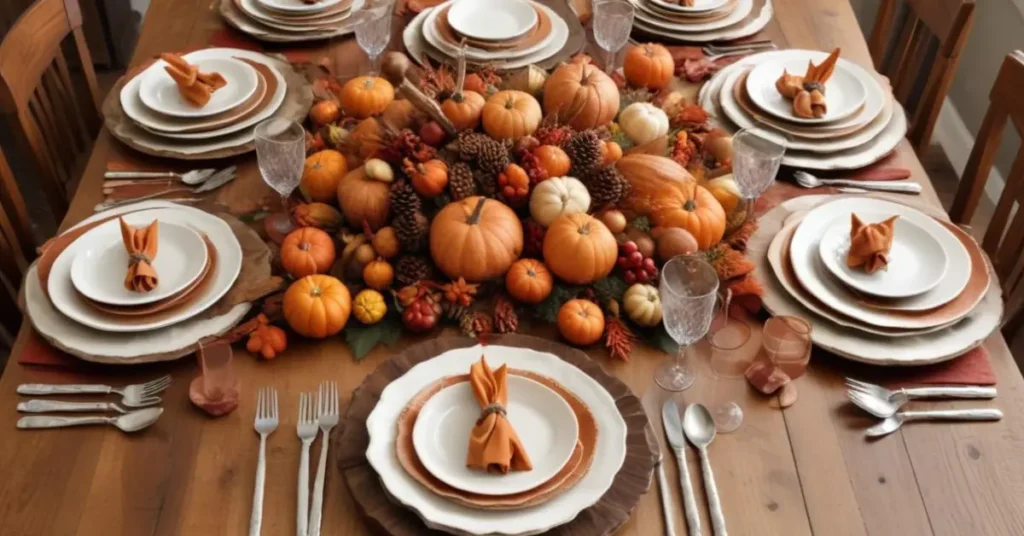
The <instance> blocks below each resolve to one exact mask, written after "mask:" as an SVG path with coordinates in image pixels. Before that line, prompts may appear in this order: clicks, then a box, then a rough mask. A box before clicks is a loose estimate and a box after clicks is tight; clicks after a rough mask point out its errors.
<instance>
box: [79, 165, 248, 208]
mask: <svg viewBox="0 0 1024 536" xmlns="http://www.w3.org/2000/svg"><path fill="white" fill-rule="evenodd" d="M235 170H236V167H235V166H231V167H228V168H224V169H222V170H220V171H218V172H217V173H215V174H214V175H213V176H212V177H210V178H209V179H207V180H205V181H203V183H202V184H200V185H199V186H196V187H194V188H184V187H177V188H168V189H166V190H161V191H159V192H153V193H151V194H147V195H141V196H138V197H133V198H131V199H120V200H117V201H105V202H103V203H99V204H97V205H96V206H95V207H93V211H95V212H102V211H104V210H108V209H111V208H116V207H119V206H122V205H130V204H132V203H138V202H139V201H145V200H146V199H153V198H156V197H161V196H164V195H167V194H171V193H176V192H188V193H189V194H201V193H204V192H209V191H211V190H215V189H217V188H220V187H221V186H224V185H225V184H227V183H229V182H231V181H232V180H234V178H235Z"/></svg>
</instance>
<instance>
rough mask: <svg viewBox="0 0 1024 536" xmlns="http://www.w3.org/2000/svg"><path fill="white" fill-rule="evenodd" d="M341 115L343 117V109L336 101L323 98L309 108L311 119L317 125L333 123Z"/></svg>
mask: <svg viewBox="0 0 1024 536" xmlns="http://www.w3.org/2000/svg"><path fill="white" fill-rule="evenodd" d="M339 117H341V109H340V108H338V105H337V103H335V102H334V101H330V100H322V101H320V102H317V103H316V104H314V105H313V107H312V108H310V109H309V120H310V121H312V122H313V124H315V125H326V124H328V123H333V122H335V121H337V120H338V118H339Z"/></svg>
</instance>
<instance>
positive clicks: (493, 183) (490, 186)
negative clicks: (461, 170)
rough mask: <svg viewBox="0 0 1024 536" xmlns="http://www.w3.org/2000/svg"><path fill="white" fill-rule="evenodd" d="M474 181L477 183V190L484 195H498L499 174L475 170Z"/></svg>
mask: <svg viewBox="0 0 1024 536" xmlns="http://www.w3.org/2000/svg"><path fill="white" fill-rule="evenodd" d="M473 182H474V183H475V184H476V191H477V192H479V193H480V195H482V196H484V197H494V196H496V195H498V175H497V174H490V173H485V172H484V171H482V170H479V169H478V170H475V171H473Z"/></svg>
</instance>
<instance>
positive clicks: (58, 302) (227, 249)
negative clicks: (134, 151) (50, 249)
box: [47, 207, 242, 333]
mask: <svg viewBox="0 0 1024 536" xmlns="http://www.w3.org/2000/svg"><path fill="white" fill-rule="evenodd" d="M153 220H159V221H161V222H167V223H171V224H177V225H182V226H189V227H192V228H194V229H195V230H196V231H198V232H200V233H202V234H204V235H206V237H207V239H208V240H210V243H212V244H213V247H214V248H215V249H216V250H217V266H216V269H215V272H214V274H213V279H212V280H211V283H210V285H209V286H208V287H206V289H205V290H204V291H203V292H202V294H200V295H199V296H198V297H197V298H196V300H195V301H194V302H193V303H192V306H191V307H188V308H186V309H185V310H182V311H180V312H178V314H175V315H169V316H167V317H162V318H161V319H159V320H154V321H152V322H148V323H138V324H135V323H133V324H130V325H126V324H122V323H119V322H116V321H113V320H109V319H107V318H106V317H101V316H99V315H97V314H96V311H95V309H93V308H92V307H91V306H90V305H89V304H88V302H87V301H86V299H85V298H83V297H82V296H80V295H79V294H78V293H77V292H76V291H75V288H74V285H72V283H71V264H72V262H73V261H74V259H75V257H77V256H78V254H79V253H80V252H81V251H83V250H84V248H83V245H84V243H82V242H81V241H79V240H76V241H74V242H73V243H72V244H71V245H70V246H68V247H67V249H65V250H64V251H63V252H62V253H61V254H60V255H59V256H58V257H57V260H56V261H55V262H54V263H53V268H52V269H51V271H50V277H49V279H48V285H47V289H48V291H49V294H50V299H51V300H52V301H53V305H54V307H56V308H57V310H58V311H60V312H61V313H64V315H65V316H67V317H68V318H71V319H72V320H74V321H75V322H78V323H79V324H82V325H85V326H88V327H90V328H93V329H98V330H101V331H109V332H118V333H129V332H139V331H149V330H154V329H158V328H162V327H166V326H170V325H172V324H176V323H178V322H181V321H184V320H188V319H189V318H191V317H193V316H195V315H197V314H199V313H201V312H202V311H204V310H206V309H207V308H208V307H210V306H211V305H213V304H214V303H216V302H217V300H219V299H220V298H221V296H223V295H224V294H225V293H227V291H228V290H230V289H231V285H233V284H234V282H235V278H237V277H238V273H239V271H240V270H241V268H242V248H241V246H240V245H239V243H238V239H237V238H236V237H235V234H234V233H233V232H232V231H231V227H229V226H228V224H227V223H224V220H222V219H220V218H218V217H216V216H214V215H212V214H209V213H206V212H202V211H199V210H182V209H180V208H177V207H175V208H155V209H152V210H144V211H139V212H133V213H131V214H128V215H126V216H125V221H127V222H128V223H129V224H132V225H142V224H145V223H149V222H151V221H153ZM105 226H113V227H115V228H119V223H118V221H117V220H116V219H114V220H110V221H108V222H106V223H103V224H101V225H98V226H97V227H96V229H100V228H102V227H105ZM158 257H159V256H158Z"/></svg>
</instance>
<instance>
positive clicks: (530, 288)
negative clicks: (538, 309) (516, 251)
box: [505, 259, 554, 305]
mask: <svg viewBox="0 0 1024 536" xmlns="http://www.w3.org/2000/svg"><path fill="white" fill-rule="evenodd" d="M553 284H554V282H553V281H552V278H551V272H549V271H548V268H547V266H544V263H543V262H540V261H538V260H537V259H519V260H518V261H516V262H515V264H513V265H512V267H511V268H509V270H508V273H507V274H505V290H508V293H509V294H511V295H512V297H513V298H515V299H517V300H519V301H520V302H522V303H528V304H531V305H533V304H538V303H540V302H542V301H544V299H545V298H547V297H548V296H549V295H550V294H551V287H552V285H553Z"/></svg>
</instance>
